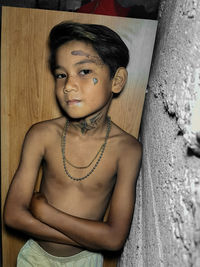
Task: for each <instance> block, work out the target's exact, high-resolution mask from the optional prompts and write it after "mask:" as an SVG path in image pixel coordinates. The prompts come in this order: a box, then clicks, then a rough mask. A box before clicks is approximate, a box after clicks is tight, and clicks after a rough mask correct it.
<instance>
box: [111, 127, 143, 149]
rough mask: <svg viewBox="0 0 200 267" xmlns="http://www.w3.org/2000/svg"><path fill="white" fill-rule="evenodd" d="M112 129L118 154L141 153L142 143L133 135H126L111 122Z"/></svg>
mask: <svg viewBox="0 0 200 267" xmlns="http://www.w3.org/2000/svg"><path fill="white" fill-rule="evenodd" d="M112 129H113V131H112V137H113V138H114V139H116V142H117V146H118V149H119V151H120V154H123V153H126V154H128V153H134V154H135V153H138V154H141V153H142V143H141V142H140V141H139V140H137V139H136V138H135V137H134V136H133V135H131V134H129V133H127V132H126V131H124V130H123V129H122V128H120V127H119V126H118V125H116V124H115V123H113V122H112Z"/></svg>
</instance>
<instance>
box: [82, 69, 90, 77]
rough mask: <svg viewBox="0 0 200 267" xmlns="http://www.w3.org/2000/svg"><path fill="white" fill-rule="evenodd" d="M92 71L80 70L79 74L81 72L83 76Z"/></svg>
mask: <svg viewBox="0 0 200 267" xmlns="http://www.w3.org/2000/svg"><path fill="white" fill-rule="evenodd" d="M91 72H92V71H91V70H81V71H80V72H79V74H81V75H82V76H85V75H87V74H90V73H91Z"/></svg>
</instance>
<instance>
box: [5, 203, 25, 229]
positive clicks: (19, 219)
mask: <svg viewBox="0 0 200 267" xmlns="http://www.w3.org/2000/svg"><path fill="white" fill-rule="evenodd" d="M23 221H24V216H23V215H22V214H20V212H19V211H17V210H16V209H15V208H11V207H5V208H4V214H3V222H4V224H5V225H6V226H8V227H11V228H15V229H20V228H22V227H21V225H23Z"/></svg>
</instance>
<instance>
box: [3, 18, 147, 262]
mask: <svg viewBox="0 0 200 267" xmlns="http://www.w3.org/2000/svg"><path fill="white" fill-rule="evenodd" d="M49 48H50V60H49V63H50V69H51V72H52V74H53V76H54V78H55V93H56V97H57V100H58V103H59V105H60V107H61V109H62V111H63V114H64V115H63V116H62V117H60V118H57V119H52V120H49V121H44V122H40V123H37V124H35V125H33V126H32V127H31V128H30V130H29V131H28V133H27V134H26V137H25V141H24V144H23V150H22V155H21V160H20V164H19V167H18V169H17V171H16V173H15V176H14V178H13V181H12V184H11V186H10V189H9V193H8V196H7V200H6V204H5V210H4V220H5V223H6V224H7V225H8V226H10V227H14V228H16V229H18V230H20V231H23V232H25V233H27V234H28V235H30V236H32V238H33V239H34V240H33V239H30V240H28V241H27V243H26V244H25V245H24V247H23V248H22V249H21V251H20V253H19V255H18V261H17V266H18V267H23V266H26V267H28V266H45V267H46V266H87V267H88V266H92V267H94V266H97V267H99V266H103V257H102V254H101V253H100V252H101V251H103V250H111V251H115V250H119V249H121V248H122V247H123V244H124V242H125V240H126V237H127V235H128V232H129V228H130V224H131V219H132V214H133V209H134V201H135V186H136V179H137V175H138V171H139V167H140V161H141V156H142V148H141V144H140V143H139V142H138V141H137V140H136V139H135V138H134V137H132V136H130V135H129V134H127V133H126V132H124V131H123V130H122V129H120V128H119V127H118V126H117V125H115V124H114V123H113V122H112V121H111V119H110V118H109V117H108V116H107V113H108V108H109V105H110V102H111V100H112V96H113V94H119V93H120V92H121V90H122V89H123V87H124V85H125V83H126V79H127V71H126V67H127V64H128V61H129V54H128V49H127V47H126V45H125V44H124V42H123V41H122V40H121V38H120V37H119V36H118V35H117V34H116V33H115V32H113V31H112V30H110V29H109V28H107V27H105V26H101V25H92V24H79V23H72V22H63V23H60V24H58V25H56V26H55V27H54V28H53V29H52V30H51V33H50V36H49ZM41 164H42V166H43V178H42V182H41V187H40V193H33V192H34V187H35V183H36V180H37V175H38V170H39V167H40V165H41ZM109 203H110V210H109V214H108V218H107V220H106V221H105V222H103V217H104V214H105V211H106V209H107V207H108V204H109Z"/></svg>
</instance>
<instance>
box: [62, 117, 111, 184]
mask: <svg viewBox="0 0 200 267" xmlns="http://www.w3.org/2000/svg"><path fill="white" fill-rule="evenodd" d="M68 126H69V121H68V120H67V121H66V124H65V126H64V129H63V134H62V137H61V151H62V158H63V167H64V170H65V173H66V174H67V176H68V177H69V178H70V179H72V180H74V181H82V180H84V179H86V178H87V177H88V176H90V175H91V174H92V173H93V172H94V170H95V169H96V167H97V166H98V164H99V162H100V161H101V159H102V157H103V154H104V151H105V148H106V144H107V141H108V137H109V133H110V129H111V119H110V117H107V132H106V136H105V140H104V143H103V144H102V145H101V147H100V149H99V150H98V152H97V153H96V155H95V157H94V158H93V159H92V161H91V162H90V163H89V164H88V165H86V166H76V165H74V164H72V163H71V162H70V161H69V160H67V158H66V157H65V146H66V134H67V128H68ZM98 156H99V157H98ZM97 157H98V159H97V160H96V163H95V164H94V166H93V167H92V169H91V170H90V171H89V172H88V173H87V174H86V175H85V176H83V177H73V176H72V175H71V174H70V173H69V171H68V170H67V167H66V162H67V163H68V164H69V165H71V166H72V167H74V168H77V169H85V168H88V167H90V166H91V165H92V163H93V162H94V161H95V159H96V158H97Z"/></svg>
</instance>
